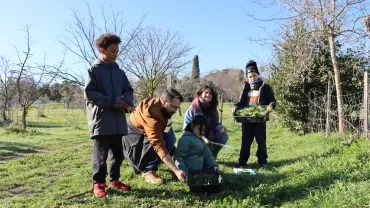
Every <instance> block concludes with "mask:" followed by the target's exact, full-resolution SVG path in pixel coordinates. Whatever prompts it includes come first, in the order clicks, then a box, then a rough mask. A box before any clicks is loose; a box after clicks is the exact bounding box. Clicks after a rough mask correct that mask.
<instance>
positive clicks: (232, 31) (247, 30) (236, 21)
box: [0, 0, 281, 75]
mask: <svg viewBox="0 0 370 208" xmlns="http://www.w3.org/2000/svg"><path fill="white" fill-rule="evenodd" d="M88 2H89V5H90V7H91V10H92V11H93V12H94V13H96V14H98V12H99V8H100V6H101V5H103V6H104V5H105V7H106V8H107V7H108V6H107V3H109V4H111V5H113V7H114V8H115V9H117V10H120V11H122V12H123V15H124V17H125V18H126V19H127V21H128V24H129V25H131V26H135V25H137V24H138V23H139V22H140V19H141V18H142V17H143V16H144V15H146V16H145V19H144V22H143V26H154V27H157V28H161V29H164V30H166V29H168V28H171V30H173V31H178V32H179V33H181V34H183V40H184V42H188V43H189V44H190V45H191V46H193V47H194V50H193V51H192V52H191V54H190V58H192V57H193V56H194V55H198V56H199V65H200V71H201V75H205V74H207V73H209V72H210V71H213V70H221V69H225V68H229V67H236V68H241V69H243V68H244V66H245V64H246V62H248V60H250V59H253V60H255V61H257V63H259V64H262V65H263V64H266V63H268V61H269V59H270V58H271V54H272V51H271V48H270V47H269V46H268V45H261V44H259V43H256V42H254V41H251V40H250V39H251V38H254V39H256V38H257V39H258V38H268V34H273V31H274V29H276V27H277V25H274V24H272V23H270V24H269V23H266V22H265V23H263V26H264V27H265V28H262V27H261V25H262V23H261V22H258V21H255V20H252V19H251V18H250V17H249V16H248V14H247V13H253V14H255V15H256V16H257V17H258V18H261V19H263V18H268V17H270V16H271V15H273V14H276V13H279V12H281V10H279V9H278V8H277V7H270V8H263V7H261V6H259V5H256V4H253V3H251V1H248V0H230V1H225V0H223V1H222V0H213V1H211V0H202V1H195V0H186V1H174V0H157V1H153V0H110V1H105V2H104V1H96V0H94V1H88ZM2 8H3V9H2V12H1V13H0V25H1V31H2V32H1V33H0V45H1V49H2V50H1V51H0V55H3V56H6V57H9V58H12V59H14V58H15V50H14V46H13V45H16V46H17V47H18V48H19V49H23V50H24V48H25V40H24V36H25V33H24V32H23V31H22V25H24V24H29V25H30V26H31V27H30V32H31V36H32V40H33V45H32V47H31V50H32V54H33V58H34V60H42V58H43V56H44V55H46V58H47V62H49V63H56V62H58V61H60V60H61V57H62V51H63V47H62V46H61V45H60V43H58V42H57V40H58V38H60V37H62V36H63V35H65V34H66V31H65V29H66V26H65V25H66V22H68V21H71V20H72V11H71V9H78V10H79V11H80V13H81V15H83V16H84V15H86V13H87V12H86V7H85V3H84V1H82V0H63V1H50V0H33V1H29V0H13V1H3V2H2ZM268 24H269V25H268ZM266 26H268V27H267V29H266ZM74 60H75V57H74V56H73V55H71V54H67V62H66V64H72V63H75V61H74ZM79 67H81V66H79ZM187 68H188V69H191V64H189V66H187Z"/></svg>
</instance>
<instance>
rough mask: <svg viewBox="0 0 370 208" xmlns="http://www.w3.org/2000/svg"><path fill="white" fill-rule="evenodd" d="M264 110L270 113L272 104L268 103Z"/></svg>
mask: <svg viewBox="0 0 370 208" xmlns="http://www.w3.org/2000/svg"><path fill="white" fill-rule="evenodd" d="M266 110H267V111H268V112H269V113H270V112H271V111H273V110H274V108H273V107H272V104H271V103H270V105H269V106H267V108H266Z"/></svg>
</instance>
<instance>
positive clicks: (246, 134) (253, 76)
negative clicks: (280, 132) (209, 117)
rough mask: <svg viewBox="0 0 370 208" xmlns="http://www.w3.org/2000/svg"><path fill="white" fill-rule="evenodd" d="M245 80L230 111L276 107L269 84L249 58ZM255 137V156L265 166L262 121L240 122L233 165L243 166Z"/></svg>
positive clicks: (264, 123) (264, 131) (264, 132)
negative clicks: (256, 146)
mask: <svg viewBox="0 0 370 208" xmlns="http://www.w3.org/2000/svg"><path fill="white" fill-rule="evenodd" d="M245 74H246V76H247V80H248V81H246V82H245V83H244V87H243V90H242V92H241V94H240V96H239V101H238V102H237V103H235V104H234V107H233V108H232V111H233V112H235V111H236V110H237V109H240V108H243V107H247V106H254V105H268V107H267V110H268V111H269V112H271V111H273V110H274V109H275V108H276V100H275V96H274V93H273V91H272V88H271V87H270V85H268V84H266V83H264V82H263V80H262V78H261V77H260V72H259V70H258V67H257V63H256V62H255V61H253V60H250V61H249V62H248V63H247V64H246V66H245ZM254 138H256V142H257V145H258V150H257V153H256V156H257V158H258V164H259V165H260V167H261V168H266V167H267V158H268V156H267V147H266V122H262V123H245V122H243V123H242V144H241V148H240V155H239V160H238V163H236V164H235V167H243V166H245V165H246V164H247V161H248V159H249V156H250V148H251V145H252V142H253V139H254Z"/></svg>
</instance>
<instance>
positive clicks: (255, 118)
mask: <svg viewBox="0 0 370 208" xmlns="http://www.w3.org/2000/svg"><path fill="white" fill-rule="evenodd" d="M262 107H263V108H267V106H262ZM247 108H248V107H247ZM241 109H243V108H240V109H237V110H241ZM237 110H236V111H237ZM236 111H235V112H234V113H233V116H234V119H235V121H236V122H238V123H243V122H247V123H262V122H265V121H268V120H269V112H266V114H265V115H264V116H237V115H236V114H235V113H236Z"/></svg>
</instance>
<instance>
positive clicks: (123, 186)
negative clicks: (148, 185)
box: [110, 180, 131, 191]
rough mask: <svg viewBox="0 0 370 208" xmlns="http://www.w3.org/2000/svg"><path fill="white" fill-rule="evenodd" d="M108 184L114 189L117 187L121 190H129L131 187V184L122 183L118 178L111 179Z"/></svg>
mask: <svg viewBox="0 0 370 208" xmlns="http://www.w3.org/2000/svg"><path fill="white" fill-rule="evenodd" d="M110 186H111V187H112V188H115V189H118V190H121V191H126V190H130V189H131V186H129V185H127V184H124V183H122V182H121V181H119V180H115V181H113V182H112V183H111V184H110Z"/></svg>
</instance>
